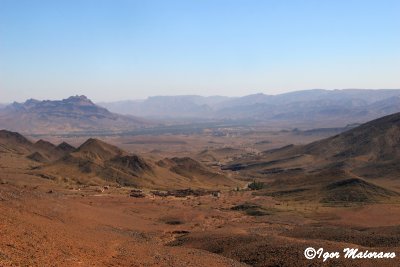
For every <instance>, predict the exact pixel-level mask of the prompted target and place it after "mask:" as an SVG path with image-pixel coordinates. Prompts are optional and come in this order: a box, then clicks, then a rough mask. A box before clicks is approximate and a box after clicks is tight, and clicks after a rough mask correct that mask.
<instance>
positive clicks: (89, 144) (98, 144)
mask: <svg viewBox="0 0 400 267" xmlns="http://www.w3.org/2000/svg"><path fill="white" fill-rule="evenodd" d="M77 151H80V152H93V153H97V154H98V153H100V154H102V155H103V156H104V157H112V156H115V155H122V154H123V151H122V150H121V149H119V148H118V147H116V146H113V145H110V144H108V143H106V142H103V141H101V140H99V139H96V138H89V139H88V140H86V142H84V143H83V144H82V145H80V146H79V147H78V149H77Z"/></svg>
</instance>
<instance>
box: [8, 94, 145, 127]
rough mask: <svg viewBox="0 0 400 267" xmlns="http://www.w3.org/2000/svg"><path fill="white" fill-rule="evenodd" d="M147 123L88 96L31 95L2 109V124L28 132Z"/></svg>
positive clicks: (135, 125)
mask: <svg viewBox="0 0 400 267" xmlns="http://www.w3.org/2000/svg"><path fill="white" fill-rule="evenodd" d="M146 125H148V123H147V122H145V121H144V120H142V119H138V118H136V117H133V116H123V115H119V114H114V113H111V112H110V111H108V110H107V109H105V108H103V107H100V106H97V105H95V104H94V103H93V102H92V101H90V100H89V99H88V98H87V97H86V96H71V97H69V98H67V99H63V100H57V101H50V100H45V101H39V100H35V99H29V100H27V101H25V102H24V103H17V102H14V103H13V104H10V105H8V106H6V107H4V108H3V109H2V110H1V111H0V126H1V128H3V129H8V130H13V131H19V132H23V133H28V134H41V133H46V134H47V133H66V132H68V133H72V132H82V131H94V132H96V131H108V132H110V131H121V130H132V129H135V128H138V127H144V126H146Z"/></svg>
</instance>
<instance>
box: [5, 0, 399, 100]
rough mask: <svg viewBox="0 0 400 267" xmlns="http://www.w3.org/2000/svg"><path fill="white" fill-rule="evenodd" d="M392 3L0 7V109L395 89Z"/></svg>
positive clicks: (223, 1) (96, 2) (31, 0)
mask: <svg viewBox="0 0 400 267" xmlns="http://www.w3.org/2000/svg"><path fill="white" fill-rule="evenodd" d="M399 14H400V1H399V0H393V1H388V0H374V1H370V0H359V1H357V0H292V1H290V0H264V1H253V0H209V1H208V0H186V1H168V0H160V1H151V0H141V1H134V0H130V1H128V0H127V1H123V0H107V1H103V0H76V1H74V0H66V1H61V0H49V1H40V0H26V1H22V0H0V102H10V101H13V100H17V101H22V100H25V99H27V98H31V97H33V98H38V99H57V98H65V97H67V96H69V95H75V94H85V95H87V96H88V97H89V98H92V99H94V100H95V101H111V100H121V99H137V98H144V97H146V96H149V95H175V94H200V95H215V94H219V95H235V96H237V95H246V94H251V93H256V92H263V93H267V94H276V93H280V92H287V91H294V90H299V89H310V88H326V89H333V88H400V15H399Z"/></svg>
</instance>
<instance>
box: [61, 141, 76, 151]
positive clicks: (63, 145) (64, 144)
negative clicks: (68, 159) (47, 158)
mask: <svg viewBox="0 0 400 267" xmlns="http://www.w3.org/2000/svg"><path fill="white" fill-rule="evenodd" d="M57 148H58V149H61V150H62V151H65V152H72V151H74V150H75V147H74V146H72V145H70V144H68V143H67V142H62V143H61V144H59V145H58V146H57Z"/></svg>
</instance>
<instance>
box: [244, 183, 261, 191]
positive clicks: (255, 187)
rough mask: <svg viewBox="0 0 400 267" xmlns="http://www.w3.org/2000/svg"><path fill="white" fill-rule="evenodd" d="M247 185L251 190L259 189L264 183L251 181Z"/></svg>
mask: <svg viewBox="0 0 400 267" xmlns="http://www.w3.org/2000/svg"><path fill="white" fill-rule="evenodd" d="M247 187H248V188H250V189H251V190H260V189H263V188H264V183H263V182H256V181H253V182H252V183H250V184H249V185H248V186H247Z"/></svg>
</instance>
